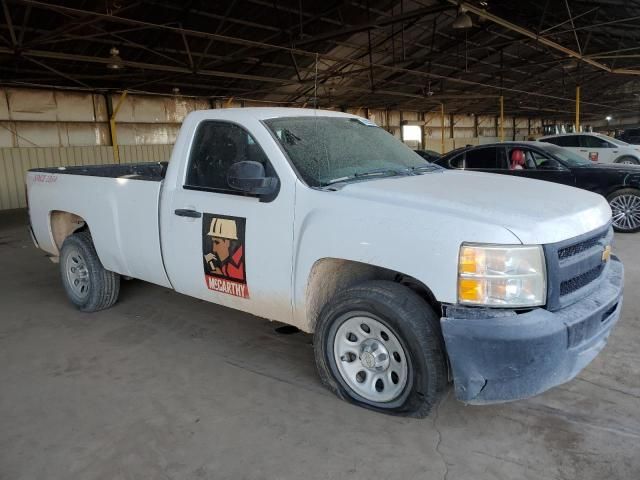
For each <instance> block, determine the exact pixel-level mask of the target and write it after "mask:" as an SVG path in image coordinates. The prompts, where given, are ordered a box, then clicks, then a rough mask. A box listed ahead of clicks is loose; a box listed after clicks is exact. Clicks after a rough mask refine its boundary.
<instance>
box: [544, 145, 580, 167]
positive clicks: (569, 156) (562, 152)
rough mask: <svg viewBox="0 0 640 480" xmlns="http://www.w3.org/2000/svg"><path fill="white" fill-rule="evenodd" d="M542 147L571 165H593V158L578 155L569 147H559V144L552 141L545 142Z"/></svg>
mask: <svg viewBox="0 0 640 480" xmlns="http://www.w3.org/2000/svg"><path fill="white" fill-rule="evenodd" d="M542 148H543V149H544V150H546V151H547V152H549V153H550V154H552V155H553V156H554V157H556V158H558V159H559V160H561V161H562V162H563V163H565V164H566V165H568V166H569V167H585V166H588V165H592V162H591V160H587V159H586V158H582V157H581V156H580V155H578V154H577V153H573V152H572V151H571V150H569V149H568V148H563V147H558V146H557V145H553V144H551V143H543V144H542Z"/></svg>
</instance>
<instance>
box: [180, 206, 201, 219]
mask: <svg viewBox="0 0 640 480" xmlns="http://www.w3.org/2000/svg"><path fill="white" fill-rule="evenodd" d="M173 213H175V214H176V215H178V216H179V217H189V218H200V217H201V216H202V213H200V212H196V211H195V210H189V209H187V208H178V209H176V210H175V211H174V212H173Z"/></svg>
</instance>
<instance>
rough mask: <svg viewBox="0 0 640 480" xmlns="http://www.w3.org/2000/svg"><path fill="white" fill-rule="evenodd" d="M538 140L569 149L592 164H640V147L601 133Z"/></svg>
mask: <svg viewBox="0 0 640 480" xmlns="http://www.w3.org/2000/svg"><path fill="white" fill-rule="evenodd" d="M538 140H539V141H540V142H546V143H552V144H554V145H558V146H560V147H564V148H567V149H569V150H571V151H572V152H575V153H577V154H578V155H580V156H581V157H582V158H586V159H587V160H590V161H592V162H597V163H627V164H633V165H638V164H640V147H635V146H633V145H629V144H628V143H626V142H623V141H621V140H617V139H615V138H613V137H609V136H607V135H602V134H600V133H570V134H567V135H551V136H548V137H540V138H539V139H538Z"/></svg>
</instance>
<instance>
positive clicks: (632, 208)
mask: <svg viewBox="0 0 640 480" xmlns="http://www.w3.org/2000/svg"><path fill="white" fill-rule="evenodd" d="M607 200H608V201H609V206H610V207H611V218H612V222H613V228H614V229H615V230H616V231H617V232H624V233H634V232H637V231H640V191H639V190H635V189H633V188H623V189H622V190H618V191H617V192H613V193H612V194H611V195H609V196H608V197H607Z"/></svg>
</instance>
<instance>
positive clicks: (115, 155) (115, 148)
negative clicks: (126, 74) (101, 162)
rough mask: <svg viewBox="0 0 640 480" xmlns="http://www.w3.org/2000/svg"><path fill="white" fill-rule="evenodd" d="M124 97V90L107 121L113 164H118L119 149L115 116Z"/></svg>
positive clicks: (125, 93) (125, 94)
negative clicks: (109, 129)
mask: <svg viewBox="0 0 640 480" xmlns="http://www.w3.org/2000/svg"><path fill="white" fill-rule="evenodd" d="M126 97H127V91H126V90H125V91H124V92H122V95H120V99H119V100H118V103H117V104H116V108H115V109H114V110H113V113H112V114H111V118H110V119H109V126H110V127H111V146H112V147H113V161H114V162H115V163H120V149H119V148H118V134H117V131H116V128H117V127H116V115H118V110H120V107H121V106H122V102H123V101H124V99H125V98H126Z"/></svg>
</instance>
